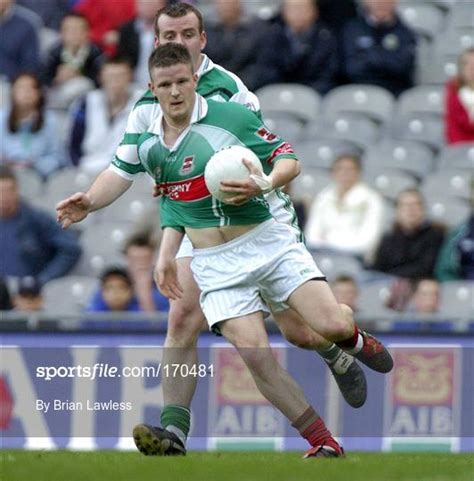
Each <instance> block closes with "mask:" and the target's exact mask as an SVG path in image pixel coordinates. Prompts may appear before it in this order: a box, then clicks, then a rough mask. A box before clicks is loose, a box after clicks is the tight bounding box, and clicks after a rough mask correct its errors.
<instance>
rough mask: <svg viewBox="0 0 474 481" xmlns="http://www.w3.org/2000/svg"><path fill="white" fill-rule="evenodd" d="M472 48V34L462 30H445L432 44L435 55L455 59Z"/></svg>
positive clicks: (473, 35)
mask: <svg viewBox="0 0 474 481" xmlns="http://www.w3.org/2000/svg"><path fill="white" fill-rule="evenodd" d="M473 46H474V33H472V31H471V32H469V31H467V32H466V31H463V30H447V31H446V32H444V33H443V35H440V36H439V37H438V38H437V39H436V41H435V43H434V52H435V55H451V56H453V57H457V56H458V55H459V54H460V53H461V52H462V51H464V50H466V49H467V48H470V47H473Z"/></svg>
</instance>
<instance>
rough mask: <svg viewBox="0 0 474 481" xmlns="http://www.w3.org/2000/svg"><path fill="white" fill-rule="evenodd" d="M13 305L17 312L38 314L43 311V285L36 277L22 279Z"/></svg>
mask: <svg viewBox="0 0 474 481" xmlns="http://www.w3.org/2000/svg"><path fill="white" fill-rule="evenodd" d="M13 305H14V307H15V310H16V311H24V312H38V311H41V310H42V309H43V305H44V298H43V294H42V292H41V285H40V284H39V282H38V281H37V280H36V279H35V278H34V277H30V276H27V277H23V278H22V279H20V281H19V282H18V290H17V293H16V295H15V296H14V298H13Z"/></svg>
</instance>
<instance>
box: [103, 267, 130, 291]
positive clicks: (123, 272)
mask: <svg viewBox="0 0 474 481" xmlns="http://www.w3.org/2000/svg"><path fill="white" fill-rule="evenodd" d="M111 277H120V278H122V279H123V280H124V281H125V282H126V283H127V284H128V285H129V286H130V287H132V279H131V278H130V276H129V275H128V272H127V269H124V268H123V267H119V266H112V267H108V268H106V269H105V270H104V271H103V272H102V274H101V276H100V283H101V285H102V286H103V285H104V284H105V283H106V282H107V281H108V280H109V279H110V278H111Z"/></svg>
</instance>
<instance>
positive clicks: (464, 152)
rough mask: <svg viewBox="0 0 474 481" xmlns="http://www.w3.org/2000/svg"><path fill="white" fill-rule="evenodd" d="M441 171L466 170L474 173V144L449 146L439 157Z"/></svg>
mask: <svg viewBox="0 0 474 481" xmlns="http://www.w3.org/2000/svg"><path fill="white" fill-rule="evenodd" d="M438 159H439V160H438V162H439V168H440V169H443V170H444V169H466V170H469V171H470V172H473V171H474V142H466V143H464V144H458V145H447V146H446V147H445V148H444V149H443V150H442V151H441V152H440V154H439V157H438Z"/></svg>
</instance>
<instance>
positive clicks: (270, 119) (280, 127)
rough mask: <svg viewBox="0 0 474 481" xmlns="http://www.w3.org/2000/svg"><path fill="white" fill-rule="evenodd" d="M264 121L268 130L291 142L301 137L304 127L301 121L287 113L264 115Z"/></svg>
mask: <svg viewBox="0 0 474 481" xmlns="http://www.w3.org/2000/svg"><path fill="white" fill-rule="evenodd" d="M264 122H265V125H266V126H267V127H268V129H269V130H271V131H272V132H273V133H275V134H277V135H279V136H280V137H282V138H283V139H285V140H287V141H288V142H290V143H291V144H294V143H296V142H298V141H299V140H301V139H302V137H303V131H304V127H303V126H302V124H301V122H300V121H299V120H296V119H295V118H294V117H293V116H292V115H288V114H287V113H274V114H269V115H265V118H264Z"/></svg>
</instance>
